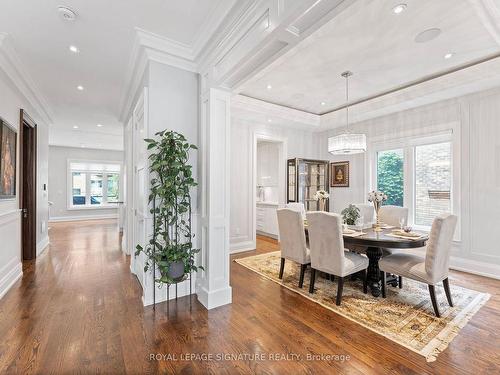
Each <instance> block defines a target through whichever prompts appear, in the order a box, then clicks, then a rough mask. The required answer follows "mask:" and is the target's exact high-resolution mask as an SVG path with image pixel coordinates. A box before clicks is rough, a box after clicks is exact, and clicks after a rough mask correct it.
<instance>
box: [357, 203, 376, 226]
mask: <svg viewBox="0 0 500 375" xmlns="http://www.w3.org/2000/svg"><path fill="white" fill-rule="evenodd" d="M354 205H355V206H356V207H357V208H359V214H360V215H361V216H362V217H363V224H372V223H373V222H375V208H373V204H367V203H354Z"/></svg>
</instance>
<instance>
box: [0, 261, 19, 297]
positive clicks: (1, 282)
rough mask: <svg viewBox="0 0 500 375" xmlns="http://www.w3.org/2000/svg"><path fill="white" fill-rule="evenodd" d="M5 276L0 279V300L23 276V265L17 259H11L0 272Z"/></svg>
mask: <svg viewBox="0 0 500 375" xmlns="http://www.w3.org/2000/svg"><path fill="white" fill-rule="evenodd" d="M4 271H7V272H5V275H4V276H3V277H2V278H1V279H0V298H2V297H3V296H4V295H5V294H6V293H7V292H8V291H9V290H10V288H12V286H13V285H14V284H15V282H16V281H17V280H19V279H20V278H21V277H22V276H23V265H22V263H21V262H20V261H19V260H18V259H13V260H11V261H10V262H9V263H7V264H6V265H5V266H4V267H3V268H2V270H1V273H0V275H1V274H4Z"/></svg>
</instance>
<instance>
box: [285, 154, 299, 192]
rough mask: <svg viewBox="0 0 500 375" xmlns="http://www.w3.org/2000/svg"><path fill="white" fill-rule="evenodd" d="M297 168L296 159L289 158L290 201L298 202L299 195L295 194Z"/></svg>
mask: <svg viewBox="0 0 500 375" xmlns="http://www.w3.org/2000/svg"><path fill="white" fill-rule="evenodd" d="M295 171H296V168H295V161H294V160H289V161H288V172H287V173H288V187H287V189H288V202H296V201H297V197H296V196H295V190H296V185H295V181H296V177H297V176H296V174H295Z"/></svg>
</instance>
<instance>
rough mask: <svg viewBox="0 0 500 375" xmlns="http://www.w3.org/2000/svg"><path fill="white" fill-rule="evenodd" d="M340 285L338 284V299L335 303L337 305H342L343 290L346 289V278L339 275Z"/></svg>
mask: <svg viewBox="0 0 500 375" xmlns="http://www.w3.org/2000/svg"><path fill="white" fill-rule="evenodd" d="M338 283H339V284H338V286H337V300H336V301H335V304H336V305H337V306H340V303H341V302H342V291H343V290H344V278H343V277H340V276H339V280H338Z"/></svg>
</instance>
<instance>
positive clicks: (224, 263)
mask: <svg viewBox="0 0 500 375" xmlns="http://www.w3.org/2000/svg"><path fill="white" fill-rule="evenodd" d="M230 104H231V96H230V93H229V92H226V91H223V90H219V89H214V88H210V89H207V90H206V91H205V92H203V93H202V96H201V129H200V157H201V163H200V164H201V180H200V181H199V182H200V188H201V231H200V232H201V233H200V236H201V252H200V254H201V256H200V258H201V259H200V263H201V265H203V267H204V268H205V270H204V271H200V272H199V273H198V275H197V276H198V278H197V287H196V292H197V295H198V300H199V301H200V302H201V303H202V304H203V305H204V306H205V307H206V308H207V309H212V308H215V307H218V306H221V305H225V304H228V303H231V300H232V292H231V286H230V285H229V147H230V133H229V132H230V119H231V117H230Z"/></svg>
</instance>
